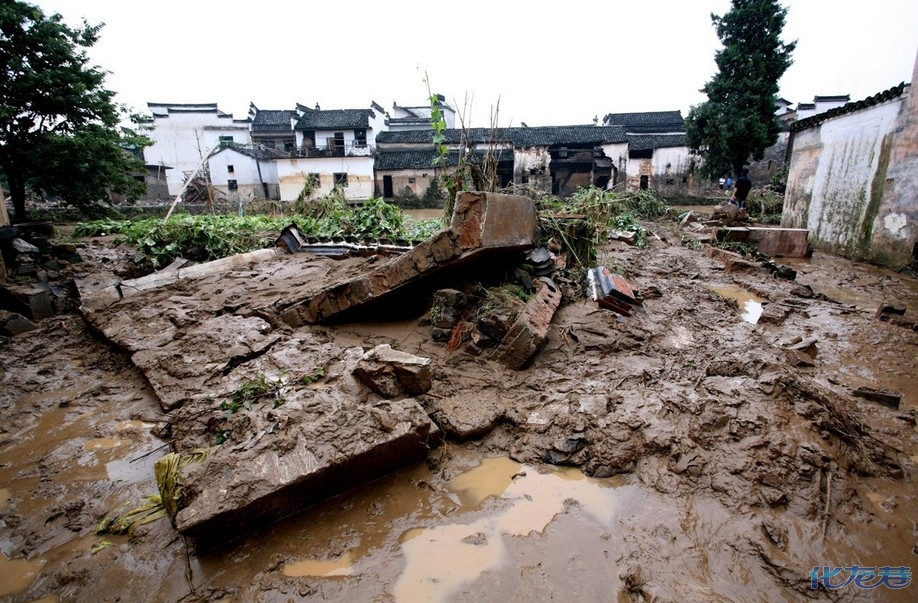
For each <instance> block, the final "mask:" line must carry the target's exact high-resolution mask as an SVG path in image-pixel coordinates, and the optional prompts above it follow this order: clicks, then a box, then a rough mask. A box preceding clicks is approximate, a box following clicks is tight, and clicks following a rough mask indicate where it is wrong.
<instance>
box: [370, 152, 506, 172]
mask: <svg viewBox="0 0 918 603" xmlns="http://www.w3.org/2000/svg"><path fill="white" fill-rule="evenodd" d="M475 154H476V155H478V157H479V159H480V158H482V157H484V155H485V152H484V151H476V152H475ZM437 157H438V153H437V151H436V150H435V149H410V150H391V151H385V150H383V151H379V154H378V155H377V156H376V164H375V167H376V170H377V171H386V170H413V169H414V170H423V169H428V168H430V169H433V167H434V161H435V160H436V158H437ZM497 160H498V161H513V151H511V150H510V149H502V150H500V151H499V152H498V156H497ZM446 165H447V166H448V167H452V166H456V165H459V152H458V151H450V153H449V155H447V157H446Z"/></svg>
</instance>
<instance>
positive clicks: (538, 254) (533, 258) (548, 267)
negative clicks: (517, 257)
mask: <svg viewBox="0 0 918 603" xmlns="http://www.w3.org/2000/svg"><path fill="white" fill-rule="evenodd" d="M526 262H527V263H528V264H529V265H530V266H532V273H533V274H535V275H536V276H549V275H550V274H551V273H552V272H553V271H554V268H555V260H554V257H553V256H552V253H551V252H550V251H549V250H548V249H546V248H544V247H536V248H535V249H533V250H531V251H529V252H528V253H527V254H526Z"/></svg>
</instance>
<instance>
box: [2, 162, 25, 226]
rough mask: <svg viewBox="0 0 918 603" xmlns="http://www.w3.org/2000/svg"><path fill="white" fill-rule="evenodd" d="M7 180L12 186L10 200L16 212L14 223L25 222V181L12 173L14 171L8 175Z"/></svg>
mask: <svg viewBox="0 0 918 603" xmlns="http://www.w3.org/2000/svg"><path fill="white" fill-rule="evenodd" d="M6 180H7V183H8V184H9V185H10V199H12V201H13V210H14V211H15V212H16V219H15V220H14V222H16V223H20V222H25V221H26V212H25V180H23V179H22V178H20V177H19V176H18V174H16V173H15V172H12V170H10V173H7V175H6Z"/></svg>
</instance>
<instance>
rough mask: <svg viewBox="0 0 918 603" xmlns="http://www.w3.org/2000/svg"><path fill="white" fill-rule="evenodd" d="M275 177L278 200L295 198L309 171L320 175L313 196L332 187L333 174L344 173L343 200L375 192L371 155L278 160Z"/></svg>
mask: <svg viewBox="0 0 918 603" xmlns="http://www.w3.org/2000/svg"><path fill="white" fill-rule="evenodd" d="M275 163H276V164H277V177H278V181H279V183H280V198H281V201H294V200H296V198H297V196H298V195H299V194H300V192H301V191H302V190H303V183H304V182H306V178H307V177H308V176H309V174H318V175H319V186H318V187H317V188H316V190H315V192H314V195H315V196H317V197H321V196H323V195H327V194H328V193H330V192H331V191H332V189H333V188H334V186H335V183H334V175H335V174H336V173H346V174H347V186H346V187H344V188H342V190H343V191H344V197H345V199H347V200H349V201H351V200H353V201H359V200H365V199H369V198H370V197H372V196H373V194H374V190H373V189H374V186H373V184H374V183H373V157H316V158H312V157H310V158H308V159H307V158H298V159H278V160H277V161H276V162H275Z"/></svg>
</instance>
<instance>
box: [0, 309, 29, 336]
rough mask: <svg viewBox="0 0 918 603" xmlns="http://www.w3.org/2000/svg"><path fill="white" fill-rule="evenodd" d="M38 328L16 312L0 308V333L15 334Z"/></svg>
mask: <svg viewBox="0 0 918 603" xmlns="http://www.w3.org/2000/svg"><path fill="white" fill-rule="evenodd" d="M37 328H38V325H36V324H35V323H34V322H32V321H31V320H29V319H28V318H26V317H25V316H23V315H22V314H18V313H16V312H7V311H6V310H0V334H2V335H10V336H16V335H21V334H23V333H27V332H28V331H34V330H35V329H37Z"/></svg>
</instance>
